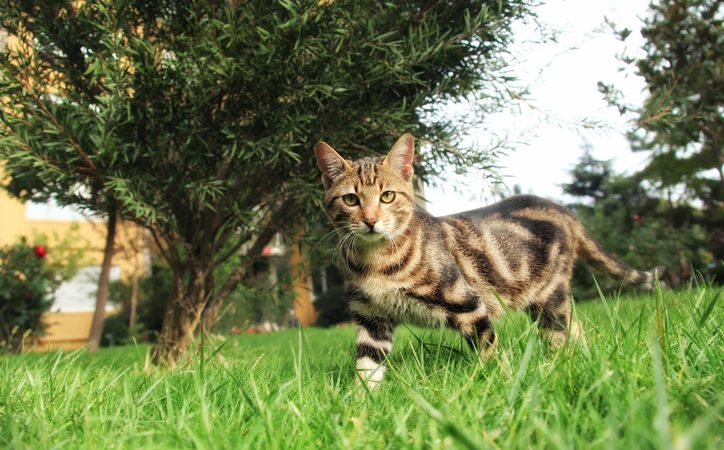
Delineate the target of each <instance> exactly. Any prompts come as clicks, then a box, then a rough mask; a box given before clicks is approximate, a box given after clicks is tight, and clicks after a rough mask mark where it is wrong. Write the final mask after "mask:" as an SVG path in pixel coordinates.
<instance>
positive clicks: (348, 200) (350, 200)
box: [342, 194, 359, 206]
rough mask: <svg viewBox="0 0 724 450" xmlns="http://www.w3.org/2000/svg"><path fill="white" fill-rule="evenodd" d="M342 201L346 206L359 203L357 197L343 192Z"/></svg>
mask: <svg viewBox="0 0 724 450" xmlns="http://www.w3.org/2000/svg"><path fill="white" fill-rule="evenodd" d="M342 201H344V204H345V205H347V206H356V205H359V198H358V197H357V196H356V195H354V194H345V195H343V196H342Z"/></svg>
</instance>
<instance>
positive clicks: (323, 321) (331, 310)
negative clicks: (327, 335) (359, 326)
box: [314, 285, 352, 327]
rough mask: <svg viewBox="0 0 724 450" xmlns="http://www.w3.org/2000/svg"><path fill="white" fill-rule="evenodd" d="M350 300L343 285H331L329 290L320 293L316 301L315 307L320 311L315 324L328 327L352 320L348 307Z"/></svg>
mask: <svg viewBox="0 0 724 450" xmlns="http://www.w3.org/2000/svg"><path fill="white" fill-rule="evenodd" d="M349 300H350V298H349V295H348V294H347V293H346V292H345V290H344V287H343V286H341V285H340V286H334V287H331V288H329V290H328V291H327V292H324V293H322V294H319V296H317V298H316V300H315V301H314V308H315V309H316V310H317V312H318V313H319V316H318V317H317V322H316V324H315V325H317V326H320V327H328V326H331V325H335V324H338V323H340V322H347V321H349V320H352V317H351V316H350V314H349V309H348V308H349Z"/></svg>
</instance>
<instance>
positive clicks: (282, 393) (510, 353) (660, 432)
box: [0, 285, 724, 449]
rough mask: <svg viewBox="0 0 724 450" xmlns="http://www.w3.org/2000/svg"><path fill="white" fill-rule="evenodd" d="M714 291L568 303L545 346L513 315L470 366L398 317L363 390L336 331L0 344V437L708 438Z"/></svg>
mask: <svg viewBox="0 0 724 450" xmlns="http://www.w3.org/2000/svg"><path fill="white" fill-rule="evenodd" d="M721 291H722V290H721V289H720V288H717V287H712V286H703V285H702V286H698V287H694V288H691V289H689V290H682V291H676V292H671V291H663V292H656V293H651V294H645V295H640V296H623V297H621V298H604V299H599V300H597V301H592V302H583V303H579V304H578V305H577V308H576V314H577V317H578V318H579V320H580V321H581V322H582V324H583V327H584V329H585V330H586V334H587V339H586V343H585V344H580V345H571V346H568V347H567V348H564V349H563V350H561V351H558V352H553V351H549V350H548V349H547V348H546V345H545V343H543V342H542V341H541V340H540V339H539V338H538V335H537V330H536V328H535V326H534V325H532V324H531V323H530V321H529V320H527V318H526V317H524V316H523V315H522V314H518V313H513V314H509V315H507V316H506V317H504V318H502V319H501V320H499V321H497V322H496V324H495V325H496V329H497V331H498V333H499V335H500V343H499V347H498V352H497V355H496V357H495V358H494V359H493V360H491V361H489V362H487V363H485V364H483V363H480V362H479V361H478V360H477V359H476V358H475V357H474V355H472V354H471V353H470V352H469V351H468V350H467V349H466V347H465V346H464V345H463V343H462V342H461V340H460V339H459V338H458V337H457V336H456V335H455V334H452V333H448V332H443V331H438V330H434V331H430V330H420V329H407V328H405V327H400V328H398V330H397V333H396V342H395V349H394V352H393V355H392V356H391V358H390V370H389V371H388V375H387V378H386V379H385V381H384V383H383V385H382V386H381V388H380V389H378V390H376V391H374V392H372V393H370V394H367V393H366V392H365V391H364V389H362V388H361V387H357V386H354V371H353V361H352V355H353V335H354V332H353V328H351V327H346V328H333V329H328V330H321V329H306V330H303V331H299V330H289V331H285V332H280V333H275V334H267V335H252V336H239V337H232V338H229V339H228V341H226V342H224V343H222V342H218V341H216V342H206V343H204V346H203V351H197V352H196V353H195V356H194V358H193V359H192V360H191V361H189V362H187V363H186V364H185V365H182V366H181V367H179V368H177V369H174V370H163V369H155V368H148V367H147V365H146V354H147V350H148V348H147V347H146V346H127V347H119V348H111V349H107V350H103V351H101V352H100V353H98V354H96V355H90V356H89V355H87V354H85V353H84V352H53V353H46V354H24V355H21V356H2V357H0V380H2V383H0V448H33V449H36V448H43V449H46V448H69V449H76V448H94V449H96V448H128V449H137V448H175V449H179V448H200V449H217V448H247V447H248V448H375V449H377V448H433V449H434V448H449V447H452V448H503V449H508V448H586V449H588V448H623V449H639V448H724V431H723V430H724V367H723V364H724V348H723V347H724V340H723V339H722V331H721V323H722V322H723V320H724V311H723V308H722V307H721V299H720V296H721Z"/></svg>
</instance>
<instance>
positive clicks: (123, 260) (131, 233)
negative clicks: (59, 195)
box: [0, 190, 146, 279]
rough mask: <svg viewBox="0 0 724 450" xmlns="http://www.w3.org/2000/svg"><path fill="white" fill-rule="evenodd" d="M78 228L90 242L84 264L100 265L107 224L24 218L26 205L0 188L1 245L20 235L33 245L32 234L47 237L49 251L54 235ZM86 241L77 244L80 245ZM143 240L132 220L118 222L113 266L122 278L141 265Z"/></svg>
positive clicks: (12, 241) (13, 240) (81, 235)
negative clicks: (74, 227)
mask: <svg viewBox="0 0 724 450" xmlns="http://www.w3.org/2000/svg"><path fill="white" fill-rule="evenodd" d="M74 225H75V226H77V227H78V232H77V234H78V235H79V236H80V237H82V239H84V240H85V241H87V242H88V244H89V250H88V251H87V252H86V254H85V255H84V256H85V259H86V260H85V261H84V262H85V263H86V265H100V264H101V261H102V260H103V247H104V246H105V238H106V223H105V221H102V220H81V221H64V220H30V219H26V217H25V205H24V204H23V203H21V202H20V201H18V200H16V199H14V198H12V197H10V196H9V195H8V194H7V193H6V192H4V191H2V190H0V245H8V244H12V243H14V242H17V241H18V240H19V239H20V238H21V237H23V236H24V237H25V238H27V239H28V243H29V244H31V245H32V244H33V242H32V238H33V236H34V235H35V234H44V235H45V236H47V237H48V239H49V241H48V247H49V251H52V248H53V243H54V242H53V239H54V236H58V237H62V236H63V235H65V234H67V233H68V232H69V231H70V230H71V228H72V227H73V226H74ZM84 245H85V243H79V247H83V246H84ZM145 246H146V243H145V239H144V232H143V229H141V228H140V227H138V226H137V225H135V224H133V223H131V222H121V223H119V226H118V230H117V234H116V250H115V253H114V255H113V265H114V266H119V267H120V269H121V277H122V278H124V279H127V278H128V277H130V276H131V274H132V273H133V271H134V270H135V269H136V268H137V267H138V265H139V264H140V265H142V264H143V258H142V255H143V250H144V249H145Z"/></svg>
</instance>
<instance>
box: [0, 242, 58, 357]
mask: <svg viewBox="0 0 724 450" xmlns="http://www.w3.org/2000/svg"><path fill="white" fill-rule="evenodd" d="M46 253H47V250H46V248H45V246H43V245H36V246H34V247H31V246H29V245H28V244H27V243H26V242H25V241H21V242H19V243H17V244H13V245H10V246H6V247H2V248H0V349H6V350H10V351H13V352H15V351H19V350H20V349H21V348H22V346H23V342H24V341H26V340H27V339H28V338H29V339H31V340H32V339H33V338H34V337H37V336H42V335H43V333H44V332H45V328H46V326H47V325H46V324H45V323H43V321H42V316H43V314H44V313H45V312H46V311H48V310H49V309H50V307H51V305H52V304H53V293H54V292H55V289H56V288H57V286H58V281H59V278H56V276H55V273H54V271H53V270H52V269H50V268H49V267H48V265H47V264H46V261H45V256H46Z"/></svg>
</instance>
